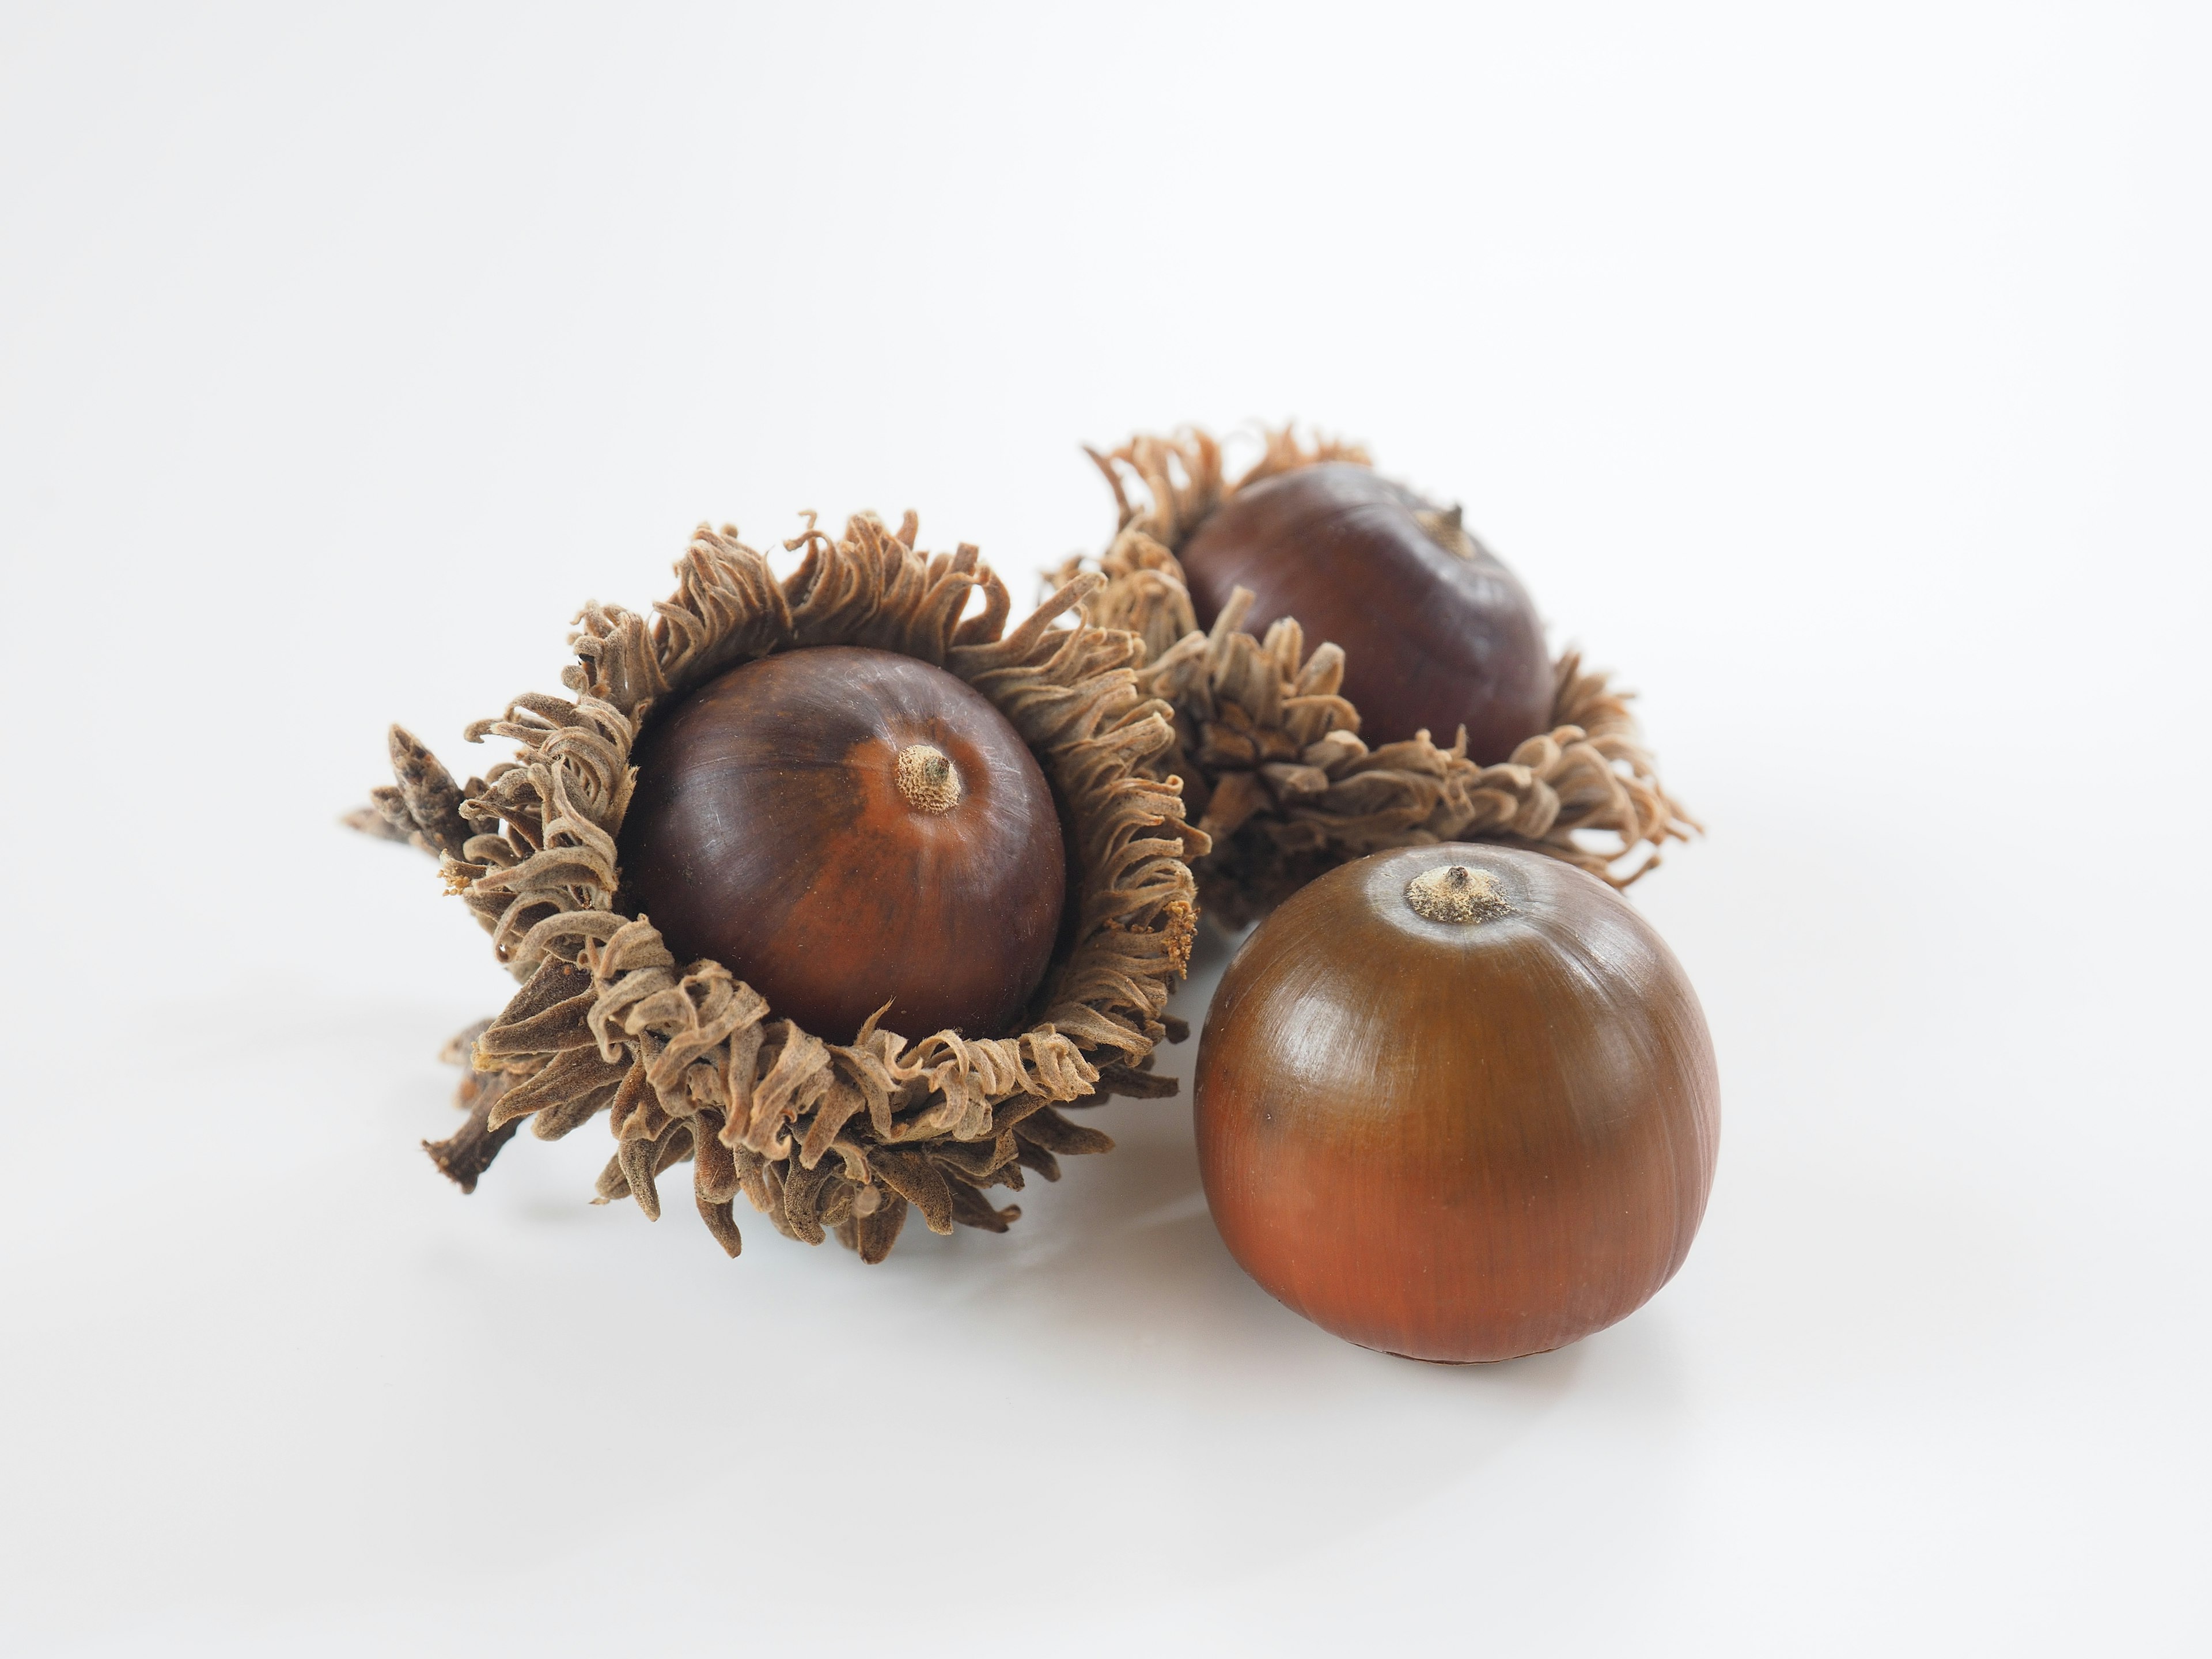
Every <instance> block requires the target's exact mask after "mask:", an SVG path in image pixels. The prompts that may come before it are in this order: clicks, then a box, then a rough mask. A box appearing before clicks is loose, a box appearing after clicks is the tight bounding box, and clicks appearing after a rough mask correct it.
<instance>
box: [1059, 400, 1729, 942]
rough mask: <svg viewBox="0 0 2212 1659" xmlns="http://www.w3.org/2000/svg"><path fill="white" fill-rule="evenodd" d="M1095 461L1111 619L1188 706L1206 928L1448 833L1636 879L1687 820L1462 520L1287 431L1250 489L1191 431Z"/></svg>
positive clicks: (1185, 770) (1158, 685)
mask: <svg viewBox="0 0 2212 1659" xmlns="http://www.w3.org/2000/svg"><path fill="white" fill-rule="evenodd" d="M1092 459H1094V460H1096V461H1097V463H1098V465H1099V466H1100V468H1101V469H1102V470H1103V471H1104V472H1105V474H1106V477H1107V479H1108V481H1109V483H1111V484H1112V486H1113V489H1114V495H1115V502H1116V504H1117V506H1118V507H1119V509H1120V520H1119V524H1118V526H1117V528H1116V531H1115V536H1114V538H1113V541H1112V543H1111V544H1109V547H1108V548H1107V550H1106V551H1105V553H1104V554H1103V556H1101V557H1100V558H1099V559H1098V560H1097V562H1096V563H1097V568H1098V569H1099V570H1100V571H1102V572H1103V574H1106V575H1107V576H1108V577H1109V579H1110V580H1109V586H1108V588H1107V591H1106V592H1105V593H1104V595H1103V597H1102V599H1101V601H1100V604H1099V605H1098V607H1097V616H1098V617H1099V618H1100V619H1101V620H1102V621H1105V622H1109V623H1112V624H1114V625H1115V626H1118V627H1123V628H1127V629H1130V630H1131V631H1132V632H1133V633H1135V634H1137V635H1139V637H1140V638H1142V639H1143V641H1145V649H1146V660H1145V662H1144V665H1143V668H1142V683H1143V684H1144V685H1145V687H1146V689H1147V690H1150V691H1152V692H1153V693H1154V694H1155V695H1157V696H1160V697H1162V698H1164V700H1166V701H1167V702H1170V704H1171V705H1173V707H1174V708H1175V710H1176V739H1177V741H1176V753H1175V755H1174V757H1172V760H1171V762H1170V764H1171V765H1172V767H1173V769H1175V770H1176V773H1177V775H1180V776H1181V777H1182V779H1183V781H1184V785H1185V788H1186V793H1187V798H1188V800H1189V801H1190V803H1191V810H1192V811H1194V812H1198V813H1200V814H1202V816H1201V817H1200V828H1201V829H1204V830H1205V831H1206V833H1207V835H1208V836H1209V837H1210V840H1211V842H1212V851H1211V853H1210V854H1209V855H1207V856H1205V857H1203V858H1201V859H1200V860H1199V864H1198V875H1199V884H1200V896H1201V897H1202V899H1203V901H1204V903H1205V907H1206V912H1207V914H1208V915H1213V916H1215V917H1217V918H1218V920H1219V921H1222V922H1224V923H1225V924H1226V925H1229V926H1232V927H1233V926H1240V925H1243V924H1244V923H1247V922H1249V921H1255V920H1256V919H1258V918H1259V917H1261V916H1262V915H1266V914H1267V912H1268V911H1269V910H1270V909H1272V908H1273V907H1274V906H1275V905H1277V904H1279V903H1280V902H1282V901H1283V900H1284V899H1285V898H1286V897H1287V896H1289V895H1290V894H1291V893H1292V892H1295V891H1296V890H1297V889H1298V888H1299V887H1301V886H1303V885H1304V884H1305V883H1306V882H1308V881H1310V880H1312V879H1313V878H1315V877H1316V876H1318V875H1320V874H1322V872H1324V871H1327V870H1329V869H1332V868H1334V867H1335V866H1338V865H1340V864H1343V863H1345V862H1346V861H1348V860H1352V859H1356V858H1360V857H1364V855H1366V854H1369V853H1372V852H1376V851H1378V850H1381V849H1383V848H1390V847H1401V846H1417V845H1423V844H1427V843H1431V842H1437V841H1444V840H1459V841H1483V842H1498V843H1499V844H1502V845H1505V846H1509V847H1516V848H1525V849H1527V850H1529V851H1532V852H1538V853H1541V854H1545V855H1547V856H1548V857H1552V858H1557V859H1563V860H1566V861H1567V862H1568V863H1571V864H1572V865H1574V866H1577V868H1580V869H1583V870H1587V871H1589V872H1590V873H1591V874H1593V875H1595V876H1598V877H1600V878H1602V879H1604V880H1606V881H1607V882H1610V883H1612V884H1614V885H1617V886H1624V885H1626V884H1627V883H1629V882H1631V881H1633V880H1634V879H1636V878H1637V877H1638V876H1640V875H1642V874H1643V873H1644V872H1646V871H1648V870H1650V869H1651V868H1652V867H1654V866H1656V863H1657V861H1658V851H1659V848H1660V847H1661V846H1662V844H1663V843H1664V842H1667V841H1668V840H1670V839H1679V838H1680V837H1682V836H1686V835H1687V834H1688V833H1689V832H1690V831H1691V830H1692V829H1693V828H1694V827H1695V826H1694V825H1693V824H1692V822H1691V821H1690V819H1689V818H1688V817H1686V815H1684V814H1683V812H1682V811H1681V809H1680V807H1678V806H1677V805H1675V804H1674V802H1673V801H1671V800H1670V799H1668V797H1667V794H1666V793H1665V791H1664V790H1663V789H1662V787H1660V784H1659V781H1658V779H1657V776H1656V774H1655V773H1654V771H1653V769H1652V764H1651V759H1650V755H1649V754H1647V753H1646V752H1645V750H1644V748H1643V746H1642V743H1641V740H1640V738H1638V733H1637V731H1636V726H1635V723H1634V721H1633V720H1632V719H1631V718H1630V716H1629V713H1628V708H1627V701H1628V694H1626V693H1624V692H1622V691H1620V690H1616V689H1614V688H1613V687H1612V686H1611V685H1610V684H1608V683H1607V678H1606V677H1605V676H1604V675H1602V674H1595V673H1589V672H1586V671H1584V670H1583V666H1582V661H1581V658H1580V656H1579V655H1578V654H1577V653H1574V652H1568V653H1565V654H1564V655H1562V656H1561V657H1559V659H1557V660H1556V661H1553V660H1550V659H1548V658H1547V653H1546V651H1545V648H1544V640H1543V629H1542V628H1541V624H1540V623H1539V620H1538V617H1537V614H1536V611H1535V608H1534V605H1533V603H1532V602H1531V601H1530V599H1529V597H1528V592H1527V590H1526V589H1525V588H1524V587H1523V586H1522V584H1521V582H1520V581H1519V580H1518V579H1517V578H1516V576H1515V575H1514V574H1513V573H1512V572H1511V571H1510V570H1509V569H1508V568H1506V567H1505V565H1504V563H1503V562H1501V561H1500V560H1499V559H1498V557H1497V556H1495V555H1494V554H1492V552H1491V551H1490V550H1488V549H1487V548H1486V547H1484V546H1483V545H1482V544H1481V543H1480V542H1479V541H1478V540H1477V539H1476V538H1475V537H1474V535H1473V534H1472V533H1471V532H1469V531H1468V528H1467V526H1465V524H1464V523H1463V522H1462V513H1461V511H1460V508H1459V507H1458V506H1457V505H1455V504H1451V503H1448V502H1444V501H1438V500H1437V499H1436V498H1434V497H1432V496H1430V495H1425V494H1423V493H1421V492H1419V491H1417V490H1415V489H1412V488H1410V487H1409V486H1407V485H1405V484H1402V483H1397V482H1395V481H1394V480H1392V479H1389V478H1387V477H1383V475H1382V474H1380V473H1378V472H1376V471H1375V470H1374V469H1373V468H1372V467H1371V466H1370V465H1369V464H1368V460H1367V457H1366V455H1365V454H1364V453H1363V452H1362V451H1360V450H1358V448H1356V447H1352V446H1348V445H1344V444H1336V443H1328V442H1321V443H1316V444H1312V445H1306V444H1302V443H1300V442H1299V441H1297V440H1296V439H1295V438H1294V437H1293V436H1292V435H1291V433H1290V432H1289V431H1288V430H1287V429H1285V430H1281V431H1277V432H1273V433H1270V434H1268V435H1267V438H1266V442H1265V447H1264V452H1263V453H1261V456H1260V457H1259V459H1257V460H1255V462H1254V463H1253V464H1252V465H1250V466H1249V468H1247V469H1246V470H1245V471H1243V473H1242V474H1241V475H1239V476H1237V477H1231V476H1230V474H1229V473H1228V472H1227V471H1225V467H1224V465H1223V458H1222V452H1221V447H1220V446H1219V445H1218V444H1217V443H1216V442H1215V441H1214V440H1213V439H1212V438H1211V437H1209V436H1208V435H1206V434H1205V433H1204V432H1201V431H1198V430H1196V429H1189V430H1186V431H1184V432H1182V433H1181V434H1179V435H1176V436H1174V437H1170V438H1154V437H1139V438H1133V439H1132V440H1131V441H1129V442H1128V443H1127V444H1124V445H1123V446H1122V447H1121V448H1119V449H1116V450H1115V451H1113V452H1111V453H1109V454H1103V455H1101V454H1098V453H1096V452H1093V454H1092ZM1082 564H1083V562H1082V561H1071V562H1070V563H1069V565H1068V566H1066V568H1064V569H1063V571H1062V572H1061V574H1062V575H1063V577H1065V576H1066V575H1070V574H1073V573H1074V572H1075V571H1076V570H1077V569H1079V568H1082ZM1309 641H1315V642H1316V643H1315V646H1314V648H1313V649H1312V650H1311V652H1310V653H1309V651H1308V648H1307V647H1308V642H1309Z"/></svg>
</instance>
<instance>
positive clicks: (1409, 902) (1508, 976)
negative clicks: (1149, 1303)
mask: <svg viewBox="0 0 2212 1659" xmlns="http://www.w3.org/2000/svg"><path fill="white" fill-rule="evenodd" d="M1196 1094H1197V1105H1196V1111H1195V1122H1196V1128H1197V1136H1198V1149H1199V1164H1200V1170H1201V1172H1202V1174H1203V1176H1204V1178H1205V1182H1206V1201H1207V1203H1208V1205H1209V1206H1211V1207H1212V1212H1213V1218H1214V1221H1215V1223H1216V1225H1218V1226H1219V1228H1220V1230H1221V1237H1222V1239H1223V1242H1224V1243H1226V1244H1227V1245H1228V1247H1229V1249H1230V1252H1231V1254H1232V1255H1235V1256H1236V1258H1237V1261H1238V1262H1239V1263H1241V1264H1242V1265H1243V1267H1244V1269H1245V1271H1246V1272H1248V1273H1250V1274H1251V1275H1252V1276H1253V1277H1254V1278H1255V1279H1257V1280H1259V1282H1260V1283H1261V1285H1264V1286H1265V1287H1266V1288H1267V1291H1269V1292H1270V1293H1271V1294H1272V1295H1273V1296H1274V1297H1277V1298H1278V1299H1279V1300H1280V1301H1282V1302H1284V1303H1285V1304H1288V1305H1289V1306H1290V1307H1291V1308H1293V1309H1295V1310H1297V1311H1298V1312H1299V1313H1302V1314H1304V1316H1306V1317H1307V1318H1309V1319H1310V1320H1312V1321H1314V1322H1316V1324H1319V1325H1321V1326H1322V1327H1323V1328H1326V1329H1328V1330H1330V1331H1334V1333H1335V1334H1337V1335H1339V1336H1341V1337H1344V1338H1346V1340H1350V1341H1353V1342H1357V1343H1359V1344H1361V1345H1362V1346H1366V1347H1370V1348H1381V1349H1385V1350H1387V1351H1389V1352H1392V1353H1398V1354H1405V1355H1408V1356H1410V1357H1412V1358H1417V1359H1432V1360H1444V1361H1452V1362H1457V1363H1466V1362H1468V1361H1475V1360H1494V1359H1511V1358H1516V1357H1518V1356H1520V1355H1522V1354H1530V1353H1538V1352H1543V1351H1545V1350H1547V1349H1551V1348H1557V1347H1561V1346H1565V1345H1566V1344H1567V1343H1570V1342H1573V1341H1575V1340H1578V1339H1580V1338H1582V1337H1584V1336H1587V1335H1589V1334H1590V1333H1591V1332H1593V1331H1596V1330H1601V1329H1602V1328H1605V1327H1606V1326H1607V1325H1610V1324H1612V1323H1613V1322H1615V1321H1616V1320H1619V1319H1622V1318H1625V1317H1626V1316H1628V1315H1629V1314H1631V1313H1632V1312H1634V1311H1635V1310H1637V1309H1638V1308H1639V1307H1641V1306H1642V1305H1643V1304H1644V1303H1645V1302H1646V1301H1648V1300H1650V1297H1652V1296H1653V1295H1654V1294H1655V1293H1656V1292H1657V1291H1658V1290H1659V1288H1660V1287H1661V1286H1662V1285H1664V1284H1665V1283H1666V1282H1667V1281H1668V1279H1671V1278H1672V1277H1673V1276H1674V1273H1675V1271H1676V1270H1677V1269H1678V1268H1680V1267H1681V1265H1682V1262H1683V1260H1684V1258H1685V1257H1686V1256H1687V1255H1688V1254H1689V1250H1690V1243H1691V1241H1692V1238H1693V1237H1695V1236H1696V1234H1697V1231H1698V1224H1699V1220H1700V1219H1701V1218H1703V1217H1704V1214H1705V1200H1706V1196H1707V1194H1709V1193H1710V1192H1711V1189H1712V1182H1713V1167H1714V1161H1715V1158H1716V1156H1717V1151H1718V1147H1719V1139H1720V1085H1719V1079H1718V1074H1717V1071H1716V1069H1715V1066H1714V1062H1713V1048H1712V1040H1711V1036H1709V1035H1708V1033H1707V1030H1706V1027H1705V1015H1704V1013H1703V1012H1702V1011H1701V1010H1700V1009H1699V1006H1698V998H1697V994H1696V993H1695V992H1694V991H1693V990H1692V988H1691V987H1690V983H1689V981H1688V979H1687V977H1686V975H1684V973H1683V972H1682V968H1681V964H1680V963H1678V962H1677V961H1676V960H1675V959H1674V954H1673V953H1672V952H1671V951H1668V948H1667V946H1666V945H1665V944H1664V943H1663V942H1662V940H1661V939H1660V938H1659V936H1658V934H1657V933H1654V932H1653V931H1652V928H1651V926H1650V923H1649V922H1647V921H1644V919H1643V917H1641V916H1640V915H1638V914H1637V913H1636V911H1635V910H1634V908H1632V907H1631V906H1630V905H1629V904H1628V903H1627V902H1625V901H1624V900H1622V899H1621V898H1620V896H1618V895H1617V894H1615V893H1613V891H1611V890H1608V889H1607V887H1605V886H1604V885H1603V884H1601V883H1599V882H1596V881H1594V880H1592V879H1591V878H1589V877H1588V876H1586V875H1584V874H1583V873H1582V872H1579V871H1577V870H1573V869H1571V868H1569V867H1567V866H1565V865H1564V864H1563V863H1561V862H1560V861H1559V860H1552V859H1542V858H1536V857H1533V856H1531V855H1529V854H1526V853H1518V852H1514V851H1511V850H1510V849H1507V848H1498V847H1492V846H1468V845H1459V846H1452V845H1446V846H1441V847H1409V848H1401V849H1400V850H1398V851H1395V852H1391V853H1380V854H1374V855H1373V856H1371V857H1369V858H1366V859H1363V860H1359V861H1358V862H1357V863H1354V864H1350V865H1346V866H1342V867H1340V868H1339V869H1335V870H1332V871H1330V872H1328V874H1327V875H1325V876H1323V877H1322V878H1320V879H1319V880H1317V881H1315V882H1313V883H1312V884H1310V885H1308V886H1306V887H1304V888H1303V889H1301V890H1299V891H1298V892H1297V893H1296V894H1295V895H1293V896H1291V898H1290V899H1289V900H1288V901H1287V902H1285V903H1284V904H1283V905H1282V907H1281V908H1279V909H1278V910H1277V911H1276V912H1275V913H1274V914H1273V915H1271V916H1270V917H1269V918H1268V919H1267V921H1266V922H1265V923H1263V924H1262V925H1261V927H1260V928H1259V929H1258V930H1257V931H1256V932H1255V933H1253V934H1252V936H1251V937H1250V938H1249V939H1247V940H1245V942H1244V945H1243V949H1242V950H1240V951H1238V952H1237V958H1236V960H1235V961H1234V962H1232V963H1230V966H1229V970H1228V972H1227V973H1226V974H1225V975H1223V977H1222V981H1221V985H1220V988H1219V989H1218V991H1217V992H1216V993H1215V994H1214V999H1213V1006H1212V1008H1211V1009H1210V1010H1209V1011H1208V1012H1207V1015H1206V1032H1205V1035H1204V1036H1203V1037H1202V1038H1201V1039H1200V1045H1199V1055H1198V1076H1197V1088H1196Z"/></svg>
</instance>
